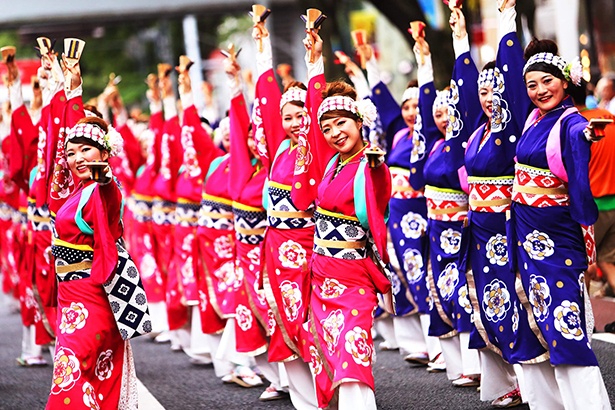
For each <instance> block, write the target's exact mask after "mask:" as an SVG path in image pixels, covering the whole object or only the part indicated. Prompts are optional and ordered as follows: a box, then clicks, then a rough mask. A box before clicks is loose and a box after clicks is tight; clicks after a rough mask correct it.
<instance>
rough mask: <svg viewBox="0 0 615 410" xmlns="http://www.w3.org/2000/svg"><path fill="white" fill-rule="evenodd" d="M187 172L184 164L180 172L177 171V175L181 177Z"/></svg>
mask: <svg viewBox="0 0 615 410" xmlns="http://www.w3.org/2000/svg"><path fill="white" fill-rule="evenodd" d="M185 170H186V166H185V165H184V164H182V166H181V167H179V170H178V171H177V175H178V176H179V175H181V174H182V172H184V171H185Z"/></svg>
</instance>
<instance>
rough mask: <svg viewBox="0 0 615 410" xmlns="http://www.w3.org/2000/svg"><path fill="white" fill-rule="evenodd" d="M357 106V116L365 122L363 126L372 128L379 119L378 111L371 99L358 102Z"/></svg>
mask: <svg viewBox="0 0 615 410" xmlns="http://www.w3.org/2000/svg"><path fill="white" fill-rule="evenodd" d="M355 105H356V107H357V115H358V116H359V117H360V118H361V119H362V120H363V124H365V125H366V126H367V127H368V128H371V126H372V125H373V124H374V123H375V122H376V119H377V118H378V110H377V109H376V106H375V105H374V103H373V102H372V101H371V100H370V99H369V98H365V99H363V100H358V101H357V102H356V103H355Z"/></svg>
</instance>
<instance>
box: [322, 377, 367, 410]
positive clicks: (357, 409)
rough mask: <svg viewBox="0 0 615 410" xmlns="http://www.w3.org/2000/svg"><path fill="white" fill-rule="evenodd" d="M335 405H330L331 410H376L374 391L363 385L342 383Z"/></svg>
mask: <svg viewBox="0 0 615 410" xmlns="http://www.w3.org/2000/svg"><path fill="white" fill-rule="evenodd" d="M337 397H338V400H337V403H331V406H330V407H329V408H330V409H331V410H336V409H337V410H376V408H377V407H376V397H375V396H374V391H373V390H372V389H371V388H370V387H369V386H368V385H367V384H364V383H359V382H348V383H342V384H341V385H340V387H339V389H338V396H337Z"/></svg>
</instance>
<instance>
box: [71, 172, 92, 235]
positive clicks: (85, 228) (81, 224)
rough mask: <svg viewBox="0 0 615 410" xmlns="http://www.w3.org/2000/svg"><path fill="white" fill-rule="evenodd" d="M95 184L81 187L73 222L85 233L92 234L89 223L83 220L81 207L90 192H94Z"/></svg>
mask: <svg viewBox="0 0 615 410" xmlns="http://www.w3.org/2000/svg"><path fill="white" fill-rule="evenodd" d="M96 185H97V184H95V183H94V184H90V185H88V186H86V187H85V188H83V192H82V193H81V198H79V205H77V213H76V214H75V222H76V223H77V226H78V227H79V230H80V231H81V232H83V233H84V234H86V235H94V230H92V228H91V227H90V225H88V223H87V222H86V221H84V220H83V207H84V206H85V204H87V203H88V201H89V200H90V198H91V197H92V193H93V192H94V189H95V188H96Z"/></svg>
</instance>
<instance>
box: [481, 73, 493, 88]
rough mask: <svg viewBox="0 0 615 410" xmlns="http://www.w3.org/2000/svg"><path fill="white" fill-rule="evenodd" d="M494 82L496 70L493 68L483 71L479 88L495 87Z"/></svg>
mask: <svg viewBox="0 0 615 410" xmlns="http://www.w3.org/2000/svg"><path fill="white" fill-rule="evenodd" d="M494 80H495V70H494V69H493V68H488V69H486V70H483V71H481V72H480V74H479V75H478V88H479V89H481V88H487V87H489V86H491V87H493V83H494Z"/></svg>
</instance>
